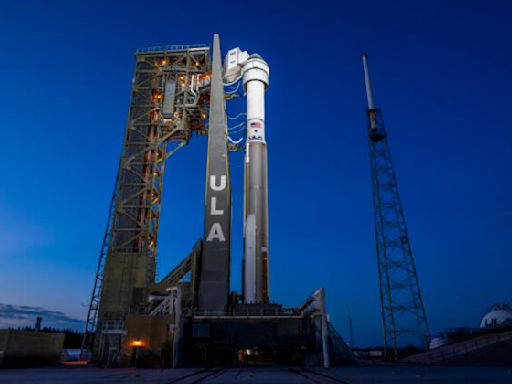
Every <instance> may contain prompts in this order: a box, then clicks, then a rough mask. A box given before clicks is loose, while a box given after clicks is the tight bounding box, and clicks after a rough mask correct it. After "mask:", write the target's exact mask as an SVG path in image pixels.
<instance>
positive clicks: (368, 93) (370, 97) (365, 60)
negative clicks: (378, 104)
mask: <svg viewBox="0 0 512 384" xmlns="http://www.w3.org/2000/svg"><path fill="white" fill-rule="evenodd" d="M363 66H364V85H365V86H366V98H367V99H368V109H375V105H374V103H373V90H372V81H371V80H370V70H369V69H368V55H367V54H364V55H363Z"/></svg>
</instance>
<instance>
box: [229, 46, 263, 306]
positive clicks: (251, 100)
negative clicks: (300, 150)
mask: <svg viewBox="0 0 512 384" xmlns="http://www.w3.org/2000/svg"><path fill="white" fill-rule="evenodd" d="M240 76H243V80H242V82H243V85H244V88H245V90H246V93H247V142H246V147H245V185H244V193H245V196H244V271H243V279H244V282H243V287H244V300H245V302H246V303H267V302H268V301H269V275H268V181H267V180H268V177H267V170H268V166H267V142H266V140H265V90H266V89H267V87H268V84H269V67H268V64H267V63H266V62H265V61H264V60H263V59H262V58H261V56H259V55H250V56H249V55H248V54H247V52H241V51H240V49H239V48H235V49H232V50H230V51H229V52H228V54H227V56H226V60H225V79H226V81H235V80H236V79H237V78H239V77H240Z"/></svg>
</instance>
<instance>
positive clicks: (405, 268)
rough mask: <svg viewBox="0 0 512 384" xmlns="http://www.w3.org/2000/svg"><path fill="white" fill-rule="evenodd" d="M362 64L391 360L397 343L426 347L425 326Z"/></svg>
mask: <svg viewBox="0 0 512 384" xmlns="http://www.w3.org/2000/svg"><path fill="white" fill-rule="evenodd" d="M363 66H364V75H365V85H366V95H367V98H368V109H367V114H368V143H369V149H370V165H371V176H372V189H373V208H374V218H375V240H376V247H377V262H378V271H379V285H380V301H381V311H382V327H383V331H384V348H385V350H386V354H387V355H388V354H389V352H390V351H392V352H393V357H394V358H395V359H396V358H397V355H398V348H399V347H400V346H403V345H404V344H405V343H411V342H414V341H416V343H418V342H419V343H420V344H421V345H422V346H426V343H427V336H428V334H429V329H428V323H427V316H426V314H425V307H424V306H423V300H422V298H421V292H420V287H419V284H418V275H417V273H416V267H415V265H414V259H413V256H412V250H411V245H410V242H409V236H408V234H407V225H406V222H405V216H404V212H403V208H402V203H401V201H400V195H399V193H398V186H397V181H396V174H395V170H394V168H393V163H392V161H391V152H390V150H389V146H388V140H387V132H386V129H385V127H384V121H383V119H382V114H381V111H380V109H378V108H375V105H374V99H373V90H372V84H371V80H370V74H369V70H368V56H367V55H363Z"/></svg>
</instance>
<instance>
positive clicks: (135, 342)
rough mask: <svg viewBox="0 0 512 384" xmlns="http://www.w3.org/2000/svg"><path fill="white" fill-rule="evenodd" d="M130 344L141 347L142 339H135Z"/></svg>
mask: <svg viewBox="0 0 512 384" xmlns="http://www.w3.org/2000/svg"><path fill="white" fill-rule="evenodd" d="M130 345H131V346H132V347H140V346H142V340H133V341H132V343H131V344H130Z"/></svg>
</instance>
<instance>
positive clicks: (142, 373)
mask: <svg viewBox="0 0 512 384" xmlns="http://www.w3.org/2000/svg"><path fill="white" fill-rule="evenodd" d="M0 383H1V384H68V383H71V384H75V383H76V384H89V383H91V384H92V383H94V384H111V383H112V384H132V383H148V384H149V383H151V384H195V383H209V384H220V383H222V384H230V383H251V384H252V383H267V384H272V383H276V384H277V383H279V384H281V383H282V384H303V383H304V384H305V383H309V384H311V383H313V384H318V383H325V384H336V383H343V384H405V383H429V384H430V383H450V384H480V383H481V384H483V383H485V384H493V383H496V384H505V383H507V384H510V383H512V367H510V368H502V367H498V368H490V367H489V368H485V367H403V366H401V367H389V366H388V367H363V368H331V369H328V370H325V369H319V368H316V369H314V370H307V369H306V370H304V369H298V368H291V369H290V368H286V367H244V368H215V369H210V370H204V369H195V368H190V369H189V368H183V369H166V370H160V369H101V368H94V367H60V368H26V369H1V370H0Z"/></svg>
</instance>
